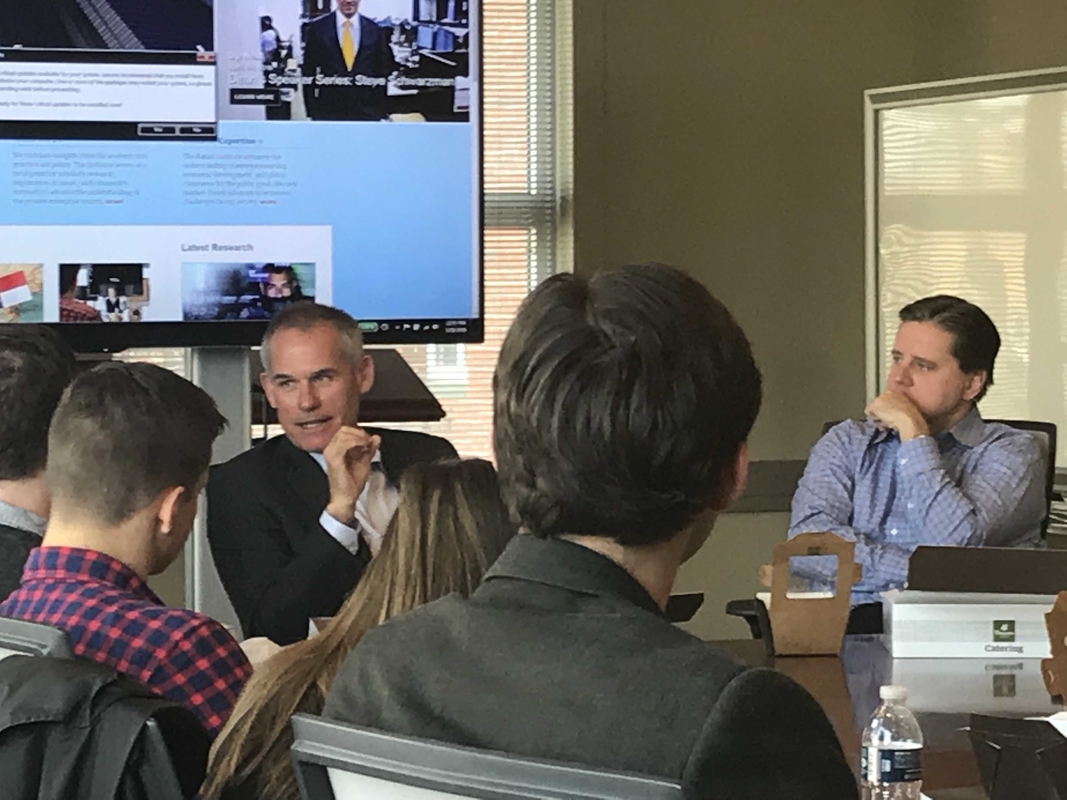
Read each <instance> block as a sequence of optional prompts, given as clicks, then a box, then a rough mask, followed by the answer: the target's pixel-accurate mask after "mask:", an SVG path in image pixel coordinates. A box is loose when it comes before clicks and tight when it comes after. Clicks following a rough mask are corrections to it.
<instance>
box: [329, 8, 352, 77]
mask: <svg viewBox="0 0 1067 800" xmlns="http://www.w3.org/2000/svg"><path fill="white" fill-rule="evenodd" d="M329 20H330V24H329V25H327V26H326V30H325V31H324V32H323V33H324V35H325V37H326V52H327V53H329V54H330V58H331V59H332V60H333V65H334V69H335V70H336V74H338V75H344V74H345V73H346V72H348V68H347V67H346V66H345V57H344V56H343V55H341V39H340V37H338V35H337V15H336V14H335V13H334V12H332V11H331V12H330V15H329Z"/></svg>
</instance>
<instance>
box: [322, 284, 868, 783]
mask: <svg viewBox="0 0 1067 800" xmlns="http://www.w3.org/2000/svg"><path fill="white" fill-rule="evenodd" d="M493 390H494V400H495V414H494V450H495V452H496V458H497V468H498V470H499V474H500V487H501V493H502V495H503V497H504V499H505V501H506V502H507V504H508V507H509V510H510V513H511V517H512V519H514V520H516V521H518V522H519V524H520V527H521V530H522V531H523V532H522V533H520V534H519V535H518V536H516V537H515V538H514V539H512V541H511V542H510V544H509V545H508V547H507V549H506V550H505V551H504V553H503V554H502V555H501V556H500V558H499V559H498V560H497V561H496V563H495V564H494V565H493V566H492V567H490V569H489V572H488V573H487V574H486V577H485V579H484V581H483V582H482V584H481V585H480V586H479V587H478V589H477V590H475V592H474V593H473V594H472V595H471V596H470V597H469V598H467V599H463V598H460V597H457V596H454V595H453V596H450V597H445V598H442V599H441V600H437V601H435V602H432V603H429V604H427V605H424V606H422V607H421V608H418V609H416V610H415V611H412V612H411V613H409V614H405V615H403V616H400V617H397V618H395V619H392V620H389V621H388V622H385V623H384V624H382V625H379V626H378V627H376V628H375V629H373V630H371V631H369V632H368V633H367V634H366V635H365V636H364V637H363V639H362V640H361V641H360V642H359V644H357V645H356V647H355V649H354V650H353V651H352V652H351V653H350V654H349V656H348V659H347V660H346V661H345V663H344V665H343V666H342V667H341V670H340V671H339V672H338V675H337V678H336V680H335V681H334V683H333V686H332V688H331V691H330V694H329V696H328V697H327V699H326V704H325V708H324V715H325V716H327V717H331V718H333V719H338V720H342V721H344V722H350V723H354V724H357V725H364V726H367V727H371V728H377V729H379V730H386V731H390V732H392V733H397V734H403V735H408V736H417V737H421V738H427V739H436V740H439V741H445V742H450V743H453V744H459V745H465V746H469V747H478V748H484V749H489V750H497V751H503V752H506V753H511V754H514V755H519V756H526V757H533V758H546V759H552V760H555V761H567V762H572V763H578V764H584V765H588V766H593V767H600V768H603V769H609V770H617V771H626V772H637V773H643V774H647V775H655V776H659V777H664V778H667V779H670V780H673V781H677V782H678V783H679V784H681V786H682V787H683V790H684V792H685V796H686V797H690V798H730V800H764V799H765V798H771V797H773V798H775V799H776V800H852V799H853V798H856V797H857V788H856V781H855V779H854V777H853V775H852V771H851V770H850V769H849V765H848V763H847V762H846V760H845V757H844V755H843V753H842V750H841V746H840V743H839V742H838V739H837V736H836V734H835V733H834V729H833V727H832V726H831V724H830V722H829V720H827V718H826V715H825V714H824V713H823V711H822V710H821V709H820V708H819V705H818V704H817V703H816V702H815V700H814V699H813V698H812V697H811V695H809V694H808V693H807V692H806V691H804V689H803V688H801V687H800V686H799V685H797V684H796V683H795V682H793V681H792V680H790V679H789V678H787V677H785V676H784V675H782V674H780V673H778V672H774V671H773V670H767V669H746V668H745V667H743V666H741V665H740V664H737V663H735V662H734V661H733V660H732V659H730V658H729V657H728V656H727V655H726V654H725V653H724V652H723V651H721V650H719V649H718V648H716V647H714V646H712V645H711V644H709V643H707V642H704V641H701V640H700V639H698V638H696V637H695V636H692V635H690V634H688V633H686V632H685V631H683V630H681V629H679V628H677V627H675V626H674V625H672V624H671V622H670V620H669V619H668V618H667V616H666V613H665V608H666V605H667V600H668V597H669V596H670V593H671V589H672V587H673V585H674V581H675V578H676V576H677V573H678V569H679V567H680V566H681V564H682V563H683V562H684V561H685V560H686V559H688V558H689V557H691V556H692V555H693V554H694V553H696V551H697V550H698V549H700V547H701V546H702V545H703V544H704V542H705V540H706V539H707V537H708V535H709V534H710V533H711V529H712V526H713V525H714V523H715V520H716V517H717V516H718V514H719V513H720V512H722V511H723V510H725V509H726V508H727V507H728V506H729V505H730V504H731V503H732V502H733V501H734V500H735V499H736V498H737V497H738V495H739V494H740V493H741V491H742V490H743V488H744V485H745V476H746V474H747V470H748V455H747V453H748V451H747V447H746V444H745V442H746V440H747V439H748V434H749V431H750V430H751V428H752V424H753V422H754V421H755V419H756V414H757V412H758V411H759V406H760V400H761V395H762V389H761V379H760V373H759V370H758V369H757V367H756V364H755V362H754V360H753V357H752V352H751V348H750V347H749V342H748V339H747V338H746V337H745V334H744V332H743V331H742V330H741V328H740V327H739V326H738V325H737V323H736V322H735V321H734V320H733V318H732V317H731V316H730V313H729V312H728V311H727V310H726V308H725V307H724V306H723V305H722V304H721V303H719V301H718V300H716V299H715V298H714V297H712V296H711V294H709V293H708V291H707V289H706V288H704V286H702V285H701V284H700V283H698V282H697V281H695V280H694V279H693V278H691V277H689V276H687V275H685V274H684V273H682V272H680V271H678V270H676V269H672V268H670V267H666V266H662V265H647V266H636V267H627V268H624V269H620V270H614V271H610V272H602V273H599V274H597V275H596V276H595V277H593V278H592V279H590V280H588V281H587V280H585V279H583V278H580V277H578V276H575V275H556V276H554V277H552V278H549V279H548V280H547V281H545V282H544V283H543V284H541V286H539V287H538V288H537V289H536V290H535V291H534V292H533V293H532V294H531V295H530V297H529V298H527V300H526V301H525V303H524V304H523V305H522V308H521V309H520V310H519V313H518V316H517V317H516V319H515V323H514V324H513V325H512V328H511V330H510V332H509V333H508V335H507V338H506V340H505V342H504V346H503V348H502V349H501V352H500V359H499V361H498V362H497V368H496V374H495V376H494V381H493Z"/></svg>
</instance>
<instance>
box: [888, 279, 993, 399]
mask: <svg viewBox="0 0 1067 800" xmlns="http://www.w3.org/2000/svg"><path fill="white" fill-rule="evenodd" d="M900 321H901V322H932V323H933V324H934V325H936V326H937V327H939V328H940V329H941V330H943V331H945V333H951V334H952V357H953V358H955V359H956V361H957V363H959V365H960V370H961V371H962V372H964V373H966V374H968V375H973V374H975V373H976V372H985V383H983V384H982V388H981V390H980V391H979V392H978V394H977V395H975V398H974V402H975V403H977V402H978V401H979V400H981V399H982V398H983V397H985V393H986V392H987V391H989V387H990V386H992V385H993V364H994V363H995V362H996V360H997V353H998V352H999V351H1000V334H999V333H998V332H997V326H996V325H994V324H993V320H991V319H990V318H989V315H988V314H986V313H985V312H984V311H983V310H982V309H980V308H979V307H978V306H976V305H974V303H968V302H967V301H966V300H963V299H962V298H959V297H953V296H952V295H950V294H938V295H934V296H932V297H924V298H922V299H921V300H916V301H915V302H914V303H909V304H908V305H906V306H904V308H902V309H900Z"/></svg>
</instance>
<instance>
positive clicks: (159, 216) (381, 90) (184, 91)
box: [0, 0, 483, 351]
mask: <svg viewBox="0 0 1067 800" xmlns="http://www.w3.org/2000/svg"><path fill="white" fill-rule="evenodd" d="M480 67H481V58H480V35H479V0H35V2H25V3H21V2H20V3H0V324H13V323H19V322H43V323H48V324H54V325H55V326H56V329H57V330H58V331H60V332H61V333H62V334H63V335H64V337H65V338H67V339H68V341H70V342H71V344H72V345H74V346H75V348H76V349H79V350H83V351H92V350H112V349H119V348H123V347H132V346H158V345H183V346H209V345H248V344H254V343H256V342H258V340H259V338H260V337H261V335H262V333H263V329H264V327H265V325H266V323H267V321H268V320H269V319H270V318H271V317H272V316H273V315H274V314H276V313H278V311H280V310H281V309H283V308H285V307H286V306H288V305H289V304H291V303H293V302H297V301H299V300H301V299H314V300H315V301H317V302H320V303H327V304H329V305H334V306H337V307H339V308H342V309H344V310H346V311H348V312H349V313H351V314H352V315H353V316H354V317H356V318H357V319H359V320H360V322H361V324H362V326H363V328H364V332H365V334H366V336H367V339H368V341H369V342H372V343H382V344H384V343H401V342H463V341H480V340H481V338H482V308H483V302H482V247H481V241H482V231H481V228H482V185H481V94H480V77H481V76H480V74H479V72H480ZM113 322H121V323H127V324H123V325H109V324H106V323H113Z"/></svg>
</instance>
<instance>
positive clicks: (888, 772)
mask: <svg viewBox="0 0 1067 800" xmlns="http://www.w3.org/2000/svg"><path fill="white" fill-rule="evenodd" d="M879 696H880V697H881V698H882V704H881V705H880V706H878V710H876V711H875V712H874V716H873V717H872V718H871V721H870V722H869V723H868V724H867V727H866V728H865V729H864V730H863V746H862V747H861V748H860V783H861V785H862V787H863V800H920V797H921V794H920V790H921V789H922V784H923V782H922V752H923V732H922V730H921V729H920V728H919V723H918V722H916V721H915V716H914V715H913V714H912V713H911V712H910V711H908V707H907V706H906V705H905V704H904V703H905V701H906V700H907V699H908V690H907V689H905V688H904V687H903V686H883V687H882V688H881V689H880V690H879Z"/></svg>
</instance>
